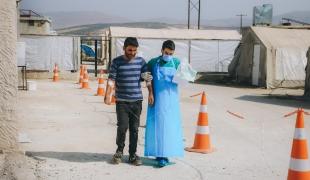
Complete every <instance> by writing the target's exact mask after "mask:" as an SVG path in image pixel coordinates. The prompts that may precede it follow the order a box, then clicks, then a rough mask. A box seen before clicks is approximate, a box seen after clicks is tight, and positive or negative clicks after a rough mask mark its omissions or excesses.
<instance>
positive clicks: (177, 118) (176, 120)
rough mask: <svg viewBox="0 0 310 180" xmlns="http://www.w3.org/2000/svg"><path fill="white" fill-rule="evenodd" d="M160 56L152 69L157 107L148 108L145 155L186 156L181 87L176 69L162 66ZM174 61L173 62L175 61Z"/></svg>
mask: <svg viewBox="0 0 310 180" xmlns="http://www.w3.org/2000/svg"><path fill="white" fill-rule="evenodd" d="M159 61H160V57H158V58H157V63H156V64H155V65H154V66H153V68H152V75H153V92H154V100H155V101H154V105H152V106H150V105H149V106H148V110H147V120H146V131H145V151H144V155H145V156H154V157H182V156H183V155H184V151H183V148H184V145H183V135H182V129H181V114H180V102H179V93H178V85H177V84H175V83H173V82H172V79H173V76H174V74H175V73H176V68H175V65H174V67H160V66H159ZM172 62H173V61H172Z"/></svg>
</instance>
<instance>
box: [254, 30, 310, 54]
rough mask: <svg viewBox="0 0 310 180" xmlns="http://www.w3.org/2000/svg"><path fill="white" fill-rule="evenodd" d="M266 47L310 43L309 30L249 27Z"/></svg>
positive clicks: (306, 45)
mask: <svg viewBox="0 0 310 180" xmlns="http://www.w3.org/2000/svg"><path fill="white" fill-rule="evenodd" d="M251 28H252V30H253V31H254V32H255V34H256V35H257V36H258V37H259V39H260V40H261V41H262V42H263V43H264V45H265V46H266V47H267V48H271V47H272V48H274V49H276V48H302V49H308V47H309V45H310V30H307V29H284V28H270V27H251Z"/></svg>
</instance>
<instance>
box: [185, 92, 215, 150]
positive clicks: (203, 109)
mask: <svg viewBox="0 0 310 180" xmlns="http://www.w3.org/2000/svg"><path fill="white" fill-rule="evenodd" d="M209 134H210V130H209V122H208V112H207V97H206V94H205V92H203V93H202V97H201V103H200V112H199V116H198V122H197V130H196V135H195V141H194V145H193V147H191V148H189V147H187V148H185V150H186V151H189V152H197V153H204V154H206V153H211V152H213V151H214V150H215V149H214V148H212V147H211V140H210V135H209Z"/></svg>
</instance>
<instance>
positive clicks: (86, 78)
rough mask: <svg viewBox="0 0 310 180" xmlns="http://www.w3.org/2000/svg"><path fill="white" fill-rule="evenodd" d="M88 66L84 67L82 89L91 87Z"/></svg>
mask: <svg viewBox="0 0 310 180" xmlns="http://www.w3.org/2000/svg"><path fill="white" fill-rule="evenodd" d="M88 79H89V78H88V73H87V68H86V67H85V68H84V75H83V82H82V87H81V89H89V84H88Z"/></svg>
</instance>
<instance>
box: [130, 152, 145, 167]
mask: <svg viewBox="0 0 310 180" xmlns="http://www.w3.org/2000/svg"><path fill="white" fill-rule="evenodd" d="M128 162H129V163H130V164H132V165H135V166H140V165H142V161H141V159H140V157H139V156H137V155H136V154H134V155H130V156H129V159H128Z"/></svg>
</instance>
